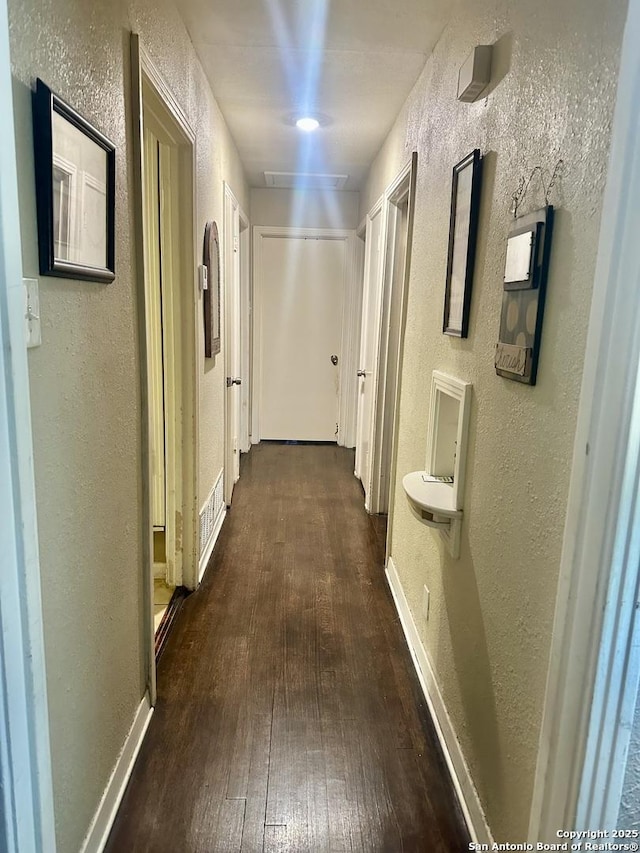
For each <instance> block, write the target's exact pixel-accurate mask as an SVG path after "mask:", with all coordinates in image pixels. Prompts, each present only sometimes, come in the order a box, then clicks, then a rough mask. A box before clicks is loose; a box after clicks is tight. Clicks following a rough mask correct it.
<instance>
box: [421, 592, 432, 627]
mask: <svg viewBox="0 0 640 853" xmlns="http://www.w3.org/2000/svg"><path fill="white" fill-rule="evenodd" d="M430 598H431V593H430V592H429V588H428V587H427V585H426V584H425V585H424V587H423V588H422V618H423V619H424V620H425V622H428V621H429V599H430Z"/></svg>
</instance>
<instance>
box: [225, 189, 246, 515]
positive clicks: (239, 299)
mask: <svg viewBox="0 0 640 853" xmlns="http://www.w3.org/2000/svg"><path fill="white" fill-rule="evenodd" d="M248 226H249V223H248V220H247V218H246V217H245V215H244V214H243V212H242V210H241V208H240V205H239V203H238V200H237V199H236V197H235V195H234V194H233V192H232V191H231V189H230V188H229V187H228V186H227V185H226V184H225V211H224V234H223V240H224V249H223V251H224V304H225V326H224V340H225V345H224V351H225V370H226V377H227V378H226V402H225V476H224V496H225V502H226V504H227V506H230V505H231V499H232V497H233V487H234V485H235V484H236V483H237V482H238V480H239V479H240V451H241V450H242V449H243V444H244V442H243V440H242V431H243V426H242V425H243V399H244V398H245V395H246V392H247V390H248V386H249V378H250V377H249V371H248V359H245V358H244V357H243V352H244V350H243V335H244V336H245V337H246V335H247V334H248V332H247V331H246V330H245V329H244V327H245V326H248V324H249V315H248V308H247V305H246V298H247V294H246V293H245V291H246V289H247V288H246V285H245V280H246V278H247V271H246V269H245V266H246V264H247V262H248V257H247V253H246V251H243V241H241V237H240V235H241V232H243V231H246V230H247V229H248ZM245 242H246V241H245ZM243 285H245V286H244V287H243Z"/></svg>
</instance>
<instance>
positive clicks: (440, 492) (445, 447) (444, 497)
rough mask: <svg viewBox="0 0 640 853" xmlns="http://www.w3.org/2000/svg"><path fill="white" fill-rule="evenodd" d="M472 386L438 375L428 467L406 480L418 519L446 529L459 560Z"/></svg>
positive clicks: (431, 411) (433, 389)
mask: <svg viewBox="0 0 640 853" xmlns="http://www.w3.org/2000/svg"><path fill="white" fill-rule="evenodd" d="M471 388H472V386H471V383H470V382H464V381H463V380H461V379H456V378H455V377H453V376H449V375H447V374H446V373H441V372H440V371H439V370H434V371H433V374H432V377H431V398H430V403H429V432H428V436H427V459H426V469H425V470H424V471H413V472H412V473H410V474H407V475H406V476H405V477H404V479H403V481H402V485H403V486H404V490H405V492H406V495H407V499H408V501H409V505H410V506H411V509H412V510H413V512H414V515H415V516H416V517H417V518H418V520H419V521H421V522H422V523H423V524H426V525H427V526H429V527H434V528H436V529H438V530H440V533H441V535H442V537H443V538H444V539H445V541H446V542H447V546H448V548H449V552H450V553H451V555H452V556H453V557H454V558H457V557H459V556H460V531H461V527H462V501H463V498H464V479H465V469H466V457H467V439H468V431H469V411H470V406H471Z"/></svg>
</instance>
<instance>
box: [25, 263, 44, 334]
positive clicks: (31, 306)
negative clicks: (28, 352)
mask: <svg viewBox="0 0 640 853" xmlns="http://www.w3.org/2000/svg"><path fill="white" fill-rule="evenodd" d="M22 281H23V284H24V322H25V331H26V338H27V348H28V349H31V348H32V347H39V346H40V345H41V344H42V334H41V332H40V296H39V293H38V280H37V279H36V278H23V279H22Z"/></svg>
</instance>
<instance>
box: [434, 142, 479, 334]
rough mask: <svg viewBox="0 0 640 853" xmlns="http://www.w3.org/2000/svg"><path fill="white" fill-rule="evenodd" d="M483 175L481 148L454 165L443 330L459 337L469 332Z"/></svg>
mask: <svg viewBox="0 0 640 853" xmlns="http://www.w3.org/2000/svg"><path fill="white" fill-rule="evenodd" d="M481 175H482V157H481V156H480V150H479V149H478V148H476V149H475V150H474V151H472V152H471V153H470V154H468V155H467V156H466V157H465V158H464V159H463V160H461V161H460V162H459V163H457V164H456V165H455V166H454V167H453V181H452V187H451V216H450V220H449V255H448V259H447V280H446V286H445V293H444V319H443V322H442V331H443V332H444V334H445V335H454V336H455V337H458V338H466V337H467V335H468V333H469V311H470V308H471V286H472V283H473V266H474V261H475V252H476V236H477V232H478V213H479V208H480V185H481Z"/></svg>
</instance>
